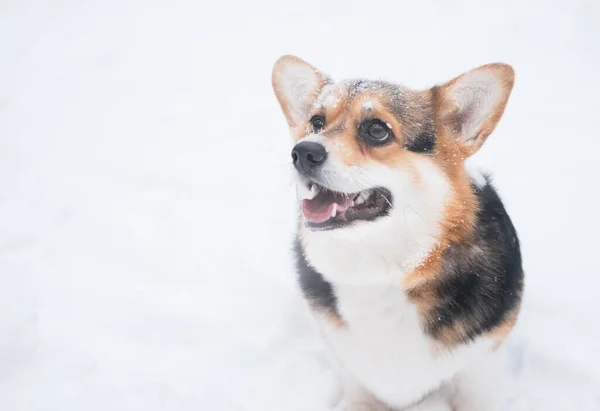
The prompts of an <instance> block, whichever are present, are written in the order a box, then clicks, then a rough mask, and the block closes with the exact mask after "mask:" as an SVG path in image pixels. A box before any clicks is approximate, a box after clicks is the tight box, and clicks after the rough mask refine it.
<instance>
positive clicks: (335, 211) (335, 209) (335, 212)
mask: <svg viewBox="0 0 600 411" xmlns="http://www.w3.org/2000/svg"><path fill="white" fill-rule="evenodd" d="M337 207H338V205H337V203H333V210H331V218H333V217H335V215H336V214H337Z"/></svg>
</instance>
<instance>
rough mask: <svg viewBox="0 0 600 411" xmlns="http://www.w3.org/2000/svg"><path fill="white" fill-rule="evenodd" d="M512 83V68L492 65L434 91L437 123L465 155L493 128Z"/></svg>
mask: <svg viewBox="0 0 600 411" xmlns="http://www.w3.org/2000/svg"><path fill="white" fill-rule="evenodd" d="M514 80H515V72H514V70H513V68H512V67H511V66H509V65H508V64H502V63H494V64H488V65H485V66H481V67H478V68H476V69H473V70H471V71H468V72H466V73H464V74H462V75H460V76H458V77H456V78H454V79H453V80H450V81H449V82H447V83H445V84H443V85H441V86H439V87H437V88H436V89H435V98H436V100H437V101H436V105H437V107H438V110H437V118H438V122H439V124H440V125H441V126H442V127H444V134H446V135H449V134H450V135H452V137H453V138H454V139H455V140H456V141H457V143H458V144H459V146H460V148H461V151H462V152H463V153H464V155H465V156H470V155H472V154H474V153H475V152H476V151H477V150H479V148H480V147H481V146H482V145H483V143H484V142H485V140H486V139H487V137H488V136H489V135H490V134H491V133H492V131H494V128H496V125H497V124H498V121H500V117H502V113H503V112H504V108H505V107H506V103H507V102H508V97H509V96H510V92H511V90H512V88H513V84H514Z"/></svg>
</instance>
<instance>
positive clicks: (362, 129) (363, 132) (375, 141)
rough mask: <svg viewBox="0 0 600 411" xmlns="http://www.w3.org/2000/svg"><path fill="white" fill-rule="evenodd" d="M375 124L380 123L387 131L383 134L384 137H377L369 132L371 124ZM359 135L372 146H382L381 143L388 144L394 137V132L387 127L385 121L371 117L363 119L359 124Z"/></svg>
mask: <svg viewBox="0 0 600 411" xmlns="http://www.w3.org/2000/svg"><path fill="white" fill-rule="evenodd" d="M375 124H378V125H380V126H381V127H382V128H384V129H385V130H386V131H387V136H385V138H382V139H379V138H377V137H374V136H373V135H372V134H371V133H370V132H369V131H370V128H371V127H373V125H375ZM359 136H360V138H361V139H363V140H365V141H366V142H367V143H368V144H370V145H372V146H383V145H386V144H389V143H391V142H392V141H393V140H394V138H395V136H394V132H393V131H392V129H391V128H390V127H388V125H387V123H386V122H385V121H383V120H380V119H378V118H372V119H369V120H366V121H363V122H362V123H361V124H360V126H359Z"/></svg>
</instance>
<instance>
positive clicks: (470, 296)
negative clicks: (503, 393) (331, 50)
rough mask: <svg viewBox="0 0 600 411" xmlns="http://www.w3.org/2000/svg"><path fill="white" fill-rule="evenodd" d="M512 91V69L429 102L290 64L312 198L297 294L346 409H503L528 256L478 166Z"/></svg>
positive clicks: (282, 99) (279, 79)
mask: <svg viewBox="0 0 600 411" xmlns="http://www.w3.org/2000/svg"><path fill="white" fill-rule="evenodd" d="M513 82H514V71H513V69H512V68H511V67H510V66H509V65H506V64H488V65H485V66H482V67H479V68H476V69H474V70H471V71H469V72H467V73H465V74H462V75H460V76H458V77H456V78H454V79H453V80H450V81H449V82H447V83H445V84H442V85H439V86H435V87H433V88H430V89H428V90H424V91H415V90H411V89H409V88H406V87H403V86H400V85H397V84H393V83H388V82H384V81H370V80H349V81H341V82H335V81H333V80H332V79H331V78H330V77H329V76H327V75H325V74H324V73H322V72H321V71H319V70H317V69H316V68H315V67H313V66H311V65H310V64H308V63H306V62H305V61H303V60H301V59H299V58H297V57H293V56H283V57H281V58H280V59H279V60H278V61H277V62H276V64H275V67H274V69H273V88H274V90H275V94H276V96H277V99H278V101H279V103H280V105H281V107H282V109H283V113H284V115H285V117H286V119H287V122H288V124H289V127H290V131H291V135H292V137H293V142H294V146H293V149H292V153H291V161H292V163H293V166H294V168H295V171H294V173H295V175H296V176H297V182H298V192H299V197H300V209H301V213H300V218H299V230H298V236H297V242H296V250H295V251H296V253H297V262H298V264H297V266H298V274H299V284H300V287H301V289H302V291H303V293H304V295H305V297H306V299H307V301H308V302H309V305H310V307H311V309H312V311H313V312H314V314H315V316H316V318H317V321H318V323H319V326H320V329H321V332H322V334H323V336H324V339H325V341H326V344H327V346H328V347H329V349H330V351H331V354H332V356H333V358H334V359H335V363H336V365H337V367H336V368H337V369H338V370H339V372H340V380H341V381H342V390H341V396H340V399H339V401H338V402H337V404H336V405H334V407H335V409H336V410H345V411H350V410H388V409H393V410H417V409H419V410H455V411H495V410H497V409H498V408H499V401H498V398H497V397H498V396H497V394H498V391H499V389H498V386H497V384H496V381H497V380H496V376H497V373H498V372H500V370H501V369H502V364H501V361H500V359H501V357H502V355H501V353H502V343H503V341H504V340H505V338H506V336H507V335H508V333H509V332H510V331H511V329H512V328H513V326H514V324H515V322H516V320H517V315H518V312H519V306H520V301H521V296H522V289H523V270H522V266H521V254H520V248H519V240H518V238H517V233H516V232H515V229H514V227H513V224H512V223H511V220H510V218H509V216H508V215H507V213H506V211H505V209H504V206H503V204H502V202H501V201H500V198H499V197H498V194H497V193H496V191H495V190H494V188H493V187H492V185H491V183H490V179H489V177H488V176H479V175H476V174H473V173H469V172H467V171H466V168H465V160H466V159H467V158H468V157H469V156H471V155H472V154H474V153H475V152H476V151H477V150H478V149H479V148H480V147H481V145H482V144H483V143H484V142H485V140H486V139H487V137H488V136H489V135H490V133H491V132H492V131H493V130H494V128H495V126H496V124H497V123H498V121H499V120H500V117H501V116H502V113H503V112H504V108H505V106H506V103H507V101H508V98H509V95H510V93H511V90H512V87H513Z"/></svg>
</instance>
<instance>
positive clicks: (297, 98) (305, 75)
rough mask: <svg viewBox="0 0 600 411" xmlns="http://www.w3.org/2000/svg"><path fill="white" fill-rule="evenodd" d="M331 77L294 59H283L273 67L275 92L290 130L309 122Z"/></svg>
mask: <svg viewBox="0 0 600 411" xmlns="http://www.w3.org/2000/svg"><path fill="white" fill-rule="evenodd" d="M327 82H328V79H327V76H325V75H324V74H322V73H321V72H320V71H319V70H317V69H316V68H314V67H313V66H311V65H310V64H308V63H307V62H305V61H304V60H302V59H299V58H298V57H294V56H282V57H280V58H279V60H277V62H276V63H275V66H274V67H273V89H274V90H275V95H276V96H277V100H279V104H280V105H281V108H282V110H283V114H285V117H286V118H287V121H288V123H289V125H290V127H292V128H293V127H296V126H298V125H299V124H301V123H302V122H304V121H306V120H307V118H306V117H307V116H308V113H309V112H310V110H311V107H312V105H313V103H314V101H315V99H316V98H317V96H318V94H319V92H320V91H321V89H322V88H323V86H324V85H325V84H327Z"/></svg>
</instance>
